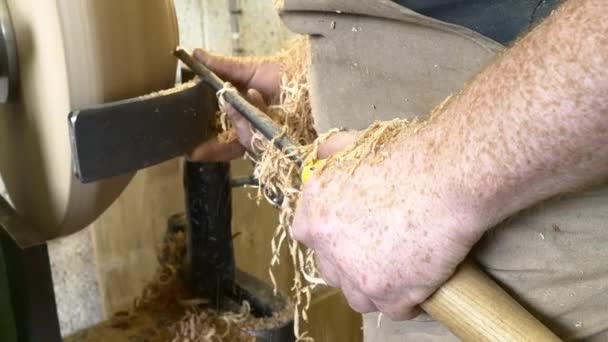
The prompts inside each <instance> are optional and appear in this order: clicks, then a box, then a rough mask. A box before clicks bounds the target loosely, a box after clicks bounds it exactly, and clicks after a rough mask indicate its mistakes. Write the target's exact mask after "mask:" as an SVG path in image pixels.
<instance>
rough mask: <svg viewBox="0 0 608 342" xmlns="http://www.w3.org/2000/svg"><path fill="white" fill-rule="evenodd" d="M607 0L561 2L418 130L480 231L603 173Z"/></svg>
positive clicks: (606, 158)
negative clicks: (478, 221) (471, 211)
mask: <svg viewBox="0 0 608 342" xmlns="http://www.w3.org/2000/svg"><path fill="white" fill-rule="evenodd" d="M606 11H608V2H605V1H603V0H579V1H573V0H571V1H570V2H567V3H566V4H564V5H563V6H562V7H561V8H560V9H559V10H558V11H556V12H555V13H553V15H552V16H551V17H550V18H548V19H547V20H546V22H544V23H543V24H542V25H540V26H539V27H537V28H536V29H535V30H533V31H532V32H531V33H529V34H528V35H527V36H526V37H525V38H523V39H522V40H520V41H519V42H518V43H517V44H516V45H515V46H514V47H512V48H510V49H508V50H507V51H506V52H505V53H504V54H503V55H502V56H500V57H499V58H498V59H497V61H496V62H495V63H493V64H492V65H491V66H489V67H488V68H487V69H486V70H485V71H483V72H482V73H481V74H479V75H478V76H477V77H476V78H475V79H474V80H473V81H471V82H470V84H469V85H468V86H467V87H466V88H465V90H464V91H463V92H462V93H460V94H458V95H457V96H455V97H454V99H452V100H451V101H450V102H449V103H448V104H447V105H446V106H445V107H444V108H443V109H442V110H441V112H440V113H439V114H438V115H437V116H436V117H435V119H433V120H432V121H431V123H430V124H429V125H428V127H427V129H425V130H424V132H422V136H423V137H425V138H423V140H427V141H433V142H434V143H435V144H436V145H440V146H441V147H440V148H435V149H433V151H432V153H433V158H436V163H438V164H443V165H446V166H448V167H445V168H444V169H445V171H442V174H441V175H440V176H443V177H449V178H451V180H452V182H451V183H452V184H457V185H458V186H459V189H457V190H455V192H457V193H458V195H459V196H462V197H461V198H462V199H463V200H464V199H466V200H467V201H468V204H469V205H471V206H473V207H475V208H476V210H477V211H478V212H481V213H483V216H484V217H483V218H481V220H482V221H484V222H483V223H484V226H489V225H492V224H495V223H496V222H497V221H499V220H501V219H503V218H505V217H506V216H508V215H510V214H512V213H513V212H515V211H518V210H521V209H523V208H525V207H528V206H530V205H532V204H534V203H536V202H538V201H541V200H543V199H545V198H547V197H550V196H553V195H555V194H558V193H562V192H566V191H571V190H573V189H577V188H579V187H581V186H584V185H586V184H589V183H591V182H598V181H601V180H603V179H604V178H605V177H606V176H607V175H608V21H606V20H605V17H604V15H605V13H606Z"/></svg>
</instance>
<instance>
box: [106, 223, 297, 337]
mask: <svg viewBox="0 0 608 342" xmlns="http://www.w3.org/2000/svg"><path fill="white" fill-rule="evenodd" d="M185 256H186V237H185V234H184V233H183V232H176V233H169V234H167V236H166V237H165V240H164V241H163V244H162V245H161V250H160V253H159V257H158V259H159V267H158V269H157V272H156V275H155V277H154V279H153V280H152V281H151V282H150V283H149V284H148V285H146V286H145V288H144V290H143V291H142V295H141V297H139V298H137V299H136V300H135V303H134V306H133V310H131V311H130V312H119V313H117V314H116V315H115V316H114V317H113V318H112V319H111V320H110V325H111V326H112V327H115V328H122V330H121V331H122V334H124V335H125V336H138V337H141V335H139V333H137V332H136V333H131V332H130V331H129V329H131V330H143V331H147V332H146V333H145V334H146V336H145V337H144V339H145V340H150V341H172V342H216V341H252V342H253V341H255V337H252V336H251V335H250V334H249V333H248V331H251V330H261V329H268V328H273V327H275V326H276V325H277V324H278V323H281V322H284V321H286V320H287V319H288V318H287V317H288V315H290V314H291V309H290V308H287V311H288V312H278V313H275V316H273V317H262V318H258V317H254V316H253V315H252V314H251V311H250V307H249V304H248V303H247V302H246V301H245V302H243V304H242V306H241V308H240V310H239V311H238V312H218V311H216V310H214V309H212V308H210V307H209V306H208V303H209V301H208V300H207V299H205V298H192V296H191V294H190V293H189V291H188V290H187V287H186V284H185V282H184V279H183V275H182V267H183V265H184V258H185ZM141 322H144V323H141ZM159 325H161V326H159ZM141 326H143V328H138V327H141ZM152 329H154V330H156V332H151V330H152ZM150 335H153V336H150Z"/></svg>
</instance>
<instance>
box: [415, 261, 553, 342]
mask: <svg viewBox="0 0 608 342" xmlns="http://www.w3.org/2000/svg"><path fill="white" fill-rule="evenodd" d="M422 308H423V309H424V311H426V312H427V313H428V314H429V315H431V316H432V317H433V318H434V319H436V320H438V321H439V322H441V323H442V324H443V325H445V326H446V327H447V328H448V329H449V330H450V331H451V332H452V333H454V334H455V335H456V336H458V337H459V338H461V339H462V340H464V341H534V342H536V341H561V340H560V338H559V337H557V336H556V335H555V334H553V333H552V332H551V331H550V330H549V329H548V328H547V327H545V326H544V325H543V324H542V323H541V322H539V321H538V320H537V319H536V318H534V316H532V314H530V313H529V312H528V311H526V309H524V308H523V307H522V306H521V305H520V304H519V303H517V302H516V301H515V300H514V299H513V298H511V296H509V294H508V293H506V292H505V291H504V290H503V289H501V288H500V287H499V286H498V284H496V283H495V282H494V281H493V280H492V279H490V278H489V277H488V276H486V275H485V274H484V273H483V272H481V271H480V270H479V269H477V267H475V265H473V264H472V263H471V262H469V261H465V262H464V263H463V264H462V265H460V266H459V268H458V270H457V271H456V273H455V274H454V275H453V276H452V277H451V278H450V279H449V280H448V281H447V282H446V283H445V284H444V285H443V286H442V287H441V288H439V289H438V290H437V291H436V292H435V293H434V294H433V295H432V296H431V297H429V298H428V299H427V300H426V301H425V302H424V303H423V304H422Z"/></svg>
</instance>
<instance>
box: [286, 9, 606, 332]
mask: <svg viewBox="0 0 608 342" xmlns="http://www.w3.org/2000/svg"><path fill="white" fill-rule="evenodd" d="M281 15H282V18H283V20H284V22H285V23H286V24H287V26H289V28H290V29H292V30H293V31H295V32H298V33H302V34H308V35H310V36H311V59H312V63H311V65H312V67H311V102H312V108H313V115H314V117H315V120H316V125H317V128H318V130H319V131H320V132H323V131H327V130H328V129H330V128H333V127H345V128H349V129H362V128H364V127H366V126H367V125H369V124H370V123H371V122H372V121H374V120H388V119H392V118H394V117H397V116H399V117H409V118H411V117H415V116H418V115H423V114H425V113H427V112H429V110H430V109H432V108H433V107H434V106H435V105H437V104H438V103H440V102H441V101H442V100H443V99H444V98H445V97H446V96H448V95H449V94H451V93H453V92H455V91H457V90H458V89H460V88H462V87H463V86H464V84H465V82H466V81H467V80H468V79H469V78H471V77H472V76H473V75H474V74H476V73H477V72H478V71H479V70H480V69H482V68H483V67H484V66H485V65H487V64H488V63H490V62H491V61H492V60H493V58H494V57H495V55H496V54H497V53H499V52H500V51H501V50H502V48H503V47H502V46H501V45H500V44H498V43H496V42H494V41H492V40H490V39H488V38H486V37H483V36H481V35H480V34H478V33H476V32H473V31H471V30H469V29H466V28H463V27H460V26H456V25H452V24H448V23H444V22H440V21H437V20H434V19H432V18H428V17H425V16H422V15H419V14H417V13H415V12H413V11H410V10H408V9H406V8H403V7H401V6H399V5H397V4H394V3H392V2H390V1H386V0H361V1H351V0H285V3H284V7H283V10H282V12H281ZM497 95H498V94H497ZM607 246H608V188H606V187H600V188H596V189H594V190H592V191H587V192H581V193H577V194H571V195H568V196H563V197H561V198H559V199H554V200H550V201H546V202H544V203H542V204H539V205H537V206H535V207H534V208H531V209H528V210H526V211H524V212H522V213H519V214H518V215H515V216H514V217H512V218H510V219H509V220H507V221H506V222H504V223H503V224H501V225H500V226H499V227H496V228H495V229H493V230H492V231H490V232H489V233H487V234H486V236H485V237H484V238H483V239H482V241H480V242H479V244H478V245H477V246H476V248H475V250H474V251H473V257H474V259H475V260H477V262H478V263H479V266H480V268H481V269H483V270H485V271H486V272H487V273H488V274H489V275H491V276H492V277H493V278H494V279H495V280H497V282H498V283H499V284H500V285H501V286H502V287H503V288H504V289H506V290H507V291H508V292H510V293H511V294H512V295H513V296H514V297H515V298H516V299H517V300H518V301H519V302H520V303H521V304H522V305H524V306H525V307H526V308H527V309H528V310H529V311H531V312H532V313H533V314H535V315H536V316H537V317H538V318H539V319H540V320H541V321H543V323H545V324H546V325H547V326H548V327H549V328H550V329H552V330H553V331H554V332H555V333H557V334H558V335H559V336H560V337H562V338H564V339H587V340H589V341H608V292H607V290H608V248H606V247H607ZM364 322H365V323H364V334H365V340H366V341H449V340H456V338H455V337H454V336H453V335H451V334H450V333H449V332H448V331H447V330H446V329H445V328H443V327H442V326H441V325H440V324H439V323H437V322H435V321H433V320H432V319H430V318H429V317H428V316H426V315H421V316H420V317H418V318H417V319H415V320H413V321H408V322H391V321H390V320H389V319H387V318H385V319H383V320H382V321H381V323H380V326H378V324H377V314H368V315H365V317H364Z"/></svg>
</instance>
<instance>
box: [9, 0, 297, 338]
mask: <svg viewBox="0 0 608 342" xmlns="http://www.w3.org/2000/svg"><path fill="white" fill-rule="evenodd" d="M0 14H1V15H0V20H1V23H0V25H1V27H2V32H1V34H2V37H1V39H0V40H1V42H0V46H1V47H2V48H1V54H2V56H1V57H0V59H1V62H2V63H1V65H2V75H1V76H2V80H1V81H2V83H1V85H0V86H1V87H2V88H1V91H2V94H0V96H2V99H1V100H2V101H3V104H2V106H1V107H0V136H1V138H0V139H1V142H0V146H1V147H0V155H1V156H0V174H1V175H2V178H3V180H4V182H5V184H6V188H7V191H8V194H9V196H10V199H11V201H12V205H11V204H9V203H8V202H7V201H6V200H5V199H0V225H2V227H3V228H4V230H5V232H6V233H8V235H10V237H11V239H12V240H14V241H15V242H16V243H17V244H18V245H19V247H22V248H27V249H26V250H25V251H20V250H19V248H17V247H16V246H14V245H12V243H11V242H10V241H6V242H5V243H3V245H4V252H5V259H7V260H6V261H5V262H6V263H7V264H9V265H8V266H9V267H8V269H7V270H6V275H7V276H8V281H9V283H10V284H9V285H10V286H11V287H14V286H17V287H19V286H22V287H23V289H22V293H20V294H19V296H13V298H12V301H13V308H15V307H16V310H17V311H21V312H24V314H23V315H17V314H15V321H16V322H15V325H16V327H18V328H17V329H16V330H17V331H18V336H17V337H18V339H19V340H29V341H58V340H60V335H59V326H58V322H57V314H56V311H55V309H54V301H53V292H52V291H53V288H52V284H51V281H52V280H51V276H50V269H49V264H48V255H47V252H46V247H45V246H44V243H45V242H46V241H49V240H51V239H56V238H60V237H63V236H66V235H69V234H71V233H74V232H76V231H78V230H80V229H83V228H84V227H86V226H87V225H89V224H90V223H91V222H93V221H94V220H95V219H96V218H97V217H98V216H99V215H100V214H101V213H102V212H103V211H104V210H105V209H106V208H107V207H108V206H109V205H110V204H111V203H112V202H113V201H114V200H115V199H116V198H117V197H118V195H119V194H120V193H121V192H122V190H123V189H124V188H125V187H126V186H127V185H128V184H129V181H130V180H131V178H132V177H133V174H134V172H136V171H137V169H140V168H143V167H146V166H149V165H152V164H155V163H158V162H160V161H164V160H167V159H170V158H173V157H177V156H179V155H181V154H183V153H184V152H186V151H187V150H188V149H191V148H192V147H194V146H196V145H197V144H198V143H200V142H202V141H203V140H204V139H206V138H208V137H209V134H211V130H210V128H211V126H212V124H213V120H215V112H216V111H217V100H216V97H215V93H214V92H212V91H210V90H209V89H208V88H207V87H205V86H204V84H202V83H199V84H196V83H189V84H184V85H178V86H177V87H176V90H174V91H166V92H161V93H157V94H152V95H149V96H144V97H140V96H142V95H146V94H150V93H153V92H155V91H160V90H163V89H168V88H172V87H174V86H175V85H176V83H175V82H176V71H177V59H176V58H175V57H174V56H173V51H174V50H175V47H176V46H177V44H178V29H177V20H176V17H175V10H174V7H173V2H172V1H171V0H154V1H149V0H145V1H143V0H142V1H139V0H137V1H126V2H125V1H119V0H116V1H114V0H112V1H78V2H74V1H42V2H40V1H22V0H19V1H1V2H0ZM178 75H179V76H180V77H179V78H180V79H181V78H182V77H183V78H186V77H187V75H181V73H178ZM129 98H132V100H126V101H123V102H120V103H118V104H116V103H114V104H112V105H108V103H111V102H113V101H118V100H123V99H129ZM157 105H158V106H157ZM176 106H177V107H176ZM108 108H111V110H110V112H112V113H113V115H115V114H118V115H124V117H123V119H121V120H118V121H116V120H114V121H107V120H104V117H103V113H105V112H107V109H108ZM80 110H84V111H86V110H89V111H92V112H95V111H98V112H100V113H101V114H102V115H101V118H100V119H97V120H95V117H94V120H93V121H90V120H89V121H87V120H86V118H83V114H81V115H80V116H78V114H79V113H80ZM70 112H72V114H73V115H72V116H69V114H70ZM121 113H122V114H121ZM150 115H152V116H150ZM175 115H178V116H182V117H183V118H184V117H188V118H190V120H175V119H176V117H175ZM113 117H114V118H116V116H113ZM192 117H194V119H193V120H194V121H192ZM68 118H70V119H73V120H72V121H71V122H69V121H68ZM77 118H79V119H78V120H77ZM154 118H156V119H154ZM150 119H151V120H150ZM99 120H101V121H99ZM112 122H113V123H112ZM121 122H122V123H121ZM187 123H189V124H190V125H188V124H187ZM133 127H139V129H137V130H136V131H133V130H132V129H133ZM70 129H72V130H73V131H74V132H72V133H73V134H72V135H70ZM91 129H92V130H91ZM99 135H102V136H103V139H102V140H103V141H105V142H107V143H108V144H106V145H103V144H102V145H103V146H102V145H99V143H100V142H101V141H99V140H97V138H98V137H99ZM87 139H89V140H87ZM91 139H92V140H91ZM71 145H73V149H74V151H78V150H86V151H88V152H86V153H84V154H83V155H82V157H83V158H79V157H76V159H73V158H72V147H71ZM120 146H123V147H126V148H127V150H125V149H123V148H120ZM89 148H93V149H94V150H96V151H97V152H95V153H92V154H91V153H89V152H90V151H91V150H89ZM131 148H135V150H133V149H131ZM154 151H156V152H154ZM85 155H87V156H88V157H84V156H85ZM136 155H139V156H140V157H141V158H136V159H137V160H138V161H137V162H135V163H133V162H132V161H133V160H134V159H132V157H133V156H136ZM108 156H115V157H118V158H119V159H120V160H121V162H119V163H114V162H110V163H106V165H113V166H112V167H111V168H113V170H112V171H111V172H110V173H107V172H106V173H103V174H102V175H99V173H96V171H93V170H95V168H93V169H90V168H89V169H87V166H88V165H89V164H87V163H89V162H91V161H92V162H93V163H94V164H95V163H96V165H99V162H100V160H101V161H103V160H104V159H105V158H107V157H108ZM90 157H92V158H93V159H92V160H91V159H90ZM87 158H89V159H87ZM102 164H103V163H102ZM81 170H82V172H81ZM78 176H80V178H79V177H78ZM91 177H93V178H94V180H95V181H94V182H91ZM184 184H185V193H186V198H185V202H186V208H187V213H186V215H185V216H183V217H180V216H178V217H173V218H171V219H170V220H169V229H170V230H172V231H175V230H183V231H185V232H186V236H187V250H188V251H189V252H188V256H187V261H186V264H187V266H185V267H186V270H187V271H186V272H184V273H185V274H184V277H185V278H187V279H188V284H189V285H190V290H191V291H192V293H193V295H194V296H196V297H203V298H210V299H211V301H212V302H213V306H214V307H215V309H217V310H219V311H222V310H231V309H235V310H238V308H239V307H240V304H241V303H242V301H244V300H246V301H247V302H248V303H249V305H251V312H252V313H253V314H254V315H256V316H260V317H272V316H273V315H274V314H276V313H277V312H281V311H285V310H286V309H287V308H288V307H289V301H288V300H287V298H286V297H285V296H283V295H281V294H277V295H274V294H273V291H272V289H271V288H270V286H268V285H266V284H264V283H262V282H261V281H260V280H257V279H255V278H254V277H252V276H250V275H248V274H246V273H244V272H242V271H239V270H237V269H236V267H235V261H234V254H233V247H232V233H231V215H232V214H231V195H230V189H231V182H230V174H229V165H227V164H196V163H190V162H186V163H185V166H184ZM23 263H25V264H23ZM8 293H10V292H9V291H7V292H6V293H5V295H6V294H8ZM17 306H20V307H17ZM9 308H10V306H7V307H6V308H3V309H2V310H9ZM282 317H283V318H282V320H279V321H275V322H274V323H273V327H272V328H265V327H263V326H260V327H258V328H251V329H250V330H249V333H250V335H251V337H252V338H253V339H256V340H259V341H289V340H292V339H293V332H292V331H293V327H292V324H293V322H292V318H291V317H292V316H291V315H290V314H287V315H286V316H285V315H283V316H282ZM11 328H12V327H11ZM11 330H12V329H11ZM118 332H119V333H120V330H118ZM126 334H127V332H125V335H126ZM131 334H132V333H131ZM135 336H138V337H139V338H141V339H144V340H149V339H152V337H153V336H152V334H150V333H146V332H137V334H136V335H135Z"/></svg>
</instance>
